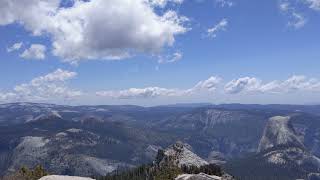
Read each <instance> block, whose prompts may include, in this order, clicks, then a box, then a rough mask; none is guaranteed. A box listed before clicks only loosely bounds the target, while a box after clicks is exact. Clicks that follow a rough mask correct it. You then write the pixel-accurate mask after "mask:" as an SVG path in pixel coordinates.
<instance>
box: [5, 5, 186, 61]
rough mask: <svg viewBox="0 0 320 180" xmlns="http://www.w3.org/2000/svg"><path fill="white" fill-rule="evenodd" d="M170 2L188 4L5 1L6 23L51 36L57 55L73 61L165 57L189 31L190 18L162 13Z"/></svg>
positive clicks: (54, 52)
mask: <svg viewBox="0 0 320 180" xmlns="http://www.w3.org/2000/svg"><path fill="white" fill-rule="evenodd" d="M168 2H173V3H182V1H181V0H134V1H128V0H108V1H105V0H91V1H74V4H73V5H72V6H71V7H60V6H59V5H60V0H42V1H38V0H30V1H20V0H2V1H1V2H0V25H7V24H11V23H14V22H18V23H20V24H22V25H23V26H24V27H25V28H26V29H27V30H28V31H31V32H32V33H33V34H34V35H38V36H40V35H44V34H49V35H50V36H49V37H51V39H52V47H53V54H54V55H56V56H59V57H61V58H62V59H64V60H65V61H68V62H73V63H76V62H78V61H79V60H83V59H122V58H126V57H129V56H130V55H131V54H134V53H151V54H153V53H159V52H160V51H161V50H162V48H164V47H166V46H172V45H173V44H174V41H175V36H176V35H180V34H183V33H185V32H186V31H187V30H188V28H186V27H185V26H184V23H185V22H186V21H187V18H186V17H183V16H180V15H178V14H177V13H176V12H175V11H173V10H168V11H165V12H164V13H162V14H159V13H156V10H155V9H154V8H155V6H157V7H160V6H164V5H165V4H166V3H168ZM25 9H28V11H25ZM115 17H117V18H115Z"/></svg>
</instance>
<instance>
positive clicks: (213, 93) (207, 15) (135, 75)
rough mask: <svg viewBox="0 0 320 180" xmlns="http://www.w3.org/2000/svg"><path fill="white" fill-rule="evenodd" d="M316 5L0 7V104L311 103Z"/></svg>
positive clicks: (1, 1)
mask: <svg viewBox="0 0 320 180" xmlns="http://www.w3.org/2000/svg"><path fill="white" fill-rule="evenodd" d="M319 32H320V0H268V1H258V0H255V1H253V0H241V1H240V0H107V1H106V0H0V103H11V102H39V103H57V104H69V105H84V104H87V105H97V104H134V105H143V106H154V105H161V104H175V103H201V102H209V103H214V104H220V103H258V104H274V103H276V104H320V70H319V67H320V44H319V42H320V35H319Z"/></svg>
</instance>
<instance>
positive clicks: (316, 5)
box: [304, 0, 320, 11]
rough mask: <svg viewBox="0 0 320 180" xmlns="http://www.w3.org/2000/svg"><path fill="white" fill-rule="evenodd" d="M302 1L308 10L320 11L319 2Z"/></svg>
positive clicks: (313, 0)
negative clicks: (307, 6)
mask: <svg viewBox="0 0 320 180" xmlns="http://www.w3.org/2000/svg"><path fill="white" fill-rule="evenodd" d="M304 1H305V3H307V4H308V5H309V8H311V9H313V10H316V11H319V10H320V0H304Z"/></svg>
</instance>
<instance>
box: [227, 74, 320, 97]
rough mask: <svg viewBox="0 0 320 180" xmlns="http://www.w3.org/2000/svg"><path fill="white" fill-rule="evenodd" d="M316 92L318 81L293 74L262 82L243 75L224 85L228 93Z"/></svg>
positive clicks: (319, 89) (319, 88) (318, 88)
mask: <svg viewBox="0 0 320 180" xmlns="http://www.w3.org/2000/svg"><path fill="white" fill-rule="evenodd" d="M298 91H302V92H306V91H309V92H318V91H320V81H319V80H317V79H314V78H307V77H306V76H301V75H300V76H297V75H294V76H292V77H290V78H288V79H287V80H284V81H279V80H275V81H271V82H269V83H265V84H264V83H262V81H261V80H260V79H257V78H254V77H244V78H239V79H234V80H232V81H230V82H229V83H227V84H226V85H225V92H226V93H229V94H237V93H248V92H249V93H252V92H256V93H291V92H298Z"/></svg>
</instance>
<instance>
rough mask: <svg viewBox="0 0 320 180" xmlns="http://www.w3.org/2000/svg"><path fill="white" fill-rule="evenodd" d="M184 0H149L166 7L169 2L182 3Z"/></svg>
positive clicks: (155, 4) (152, 3) (151, 2)
mask: <svg viewBox="0 0 320 180" xmlns="http://www.w3.org/2000/svg"><path fill="white" fill-rule="evenodd" d="M183 1H184V0H149V2H150V4H151V5H153V6H158V7H162V8H163V7H165V6H166V5H167V4H168V3H175V4H182V3H183Z"/></svg>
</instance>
